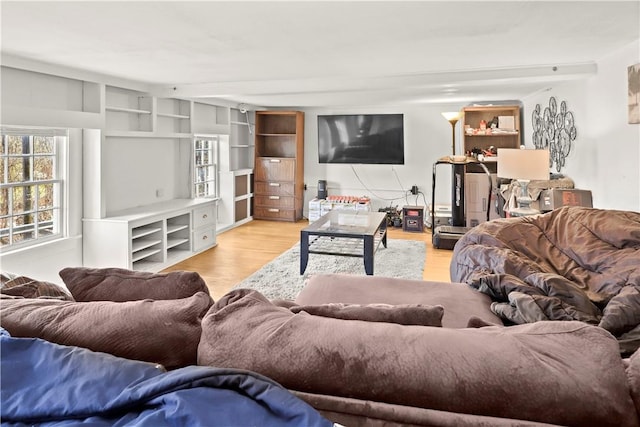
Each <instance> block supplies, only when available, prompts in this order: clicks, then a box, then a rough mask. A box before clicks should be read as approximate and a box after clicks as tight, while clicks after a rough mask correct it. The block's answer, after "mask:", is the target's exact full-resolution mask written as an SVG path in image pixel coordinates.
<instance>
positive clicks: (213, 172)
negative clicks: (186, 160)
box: [193, 136, 218, 197]
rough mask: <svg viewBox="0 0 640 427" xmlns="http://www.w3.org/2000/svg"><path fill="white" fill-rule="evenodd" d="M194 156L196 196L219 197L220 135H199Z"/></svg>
mask: <svg viewBox="0 0 640 427" xmlns="http://www.w3.org/2000/svg"><path fill="white" fill-rule="evenodd" d="M193 156H194V157H193V189H194V197H217V196H218V185H217V180H216V176H217V174H218V171H217V166H218V137H217V136H211V137H201V136H197V137H196V138H195V139H194V150H193Z"/></svg>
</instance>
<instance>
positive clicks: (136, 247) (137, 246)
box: [131, 239, 162, 254]
mask: <svg viewBox="0 0 640 427" xmlns="http://www.w3.org/2000/svg"><path fill="white" fill-rule="evenodd" d="M160 243H162V240H150V239H136V241H135V242H132V243H131V252H135V253H136V254H138V253H139V252H141V251H143V249H146V248H150V247H151V246H154V245H157V244H160ZM159 250H160V249H158V251H159Z"/></svg>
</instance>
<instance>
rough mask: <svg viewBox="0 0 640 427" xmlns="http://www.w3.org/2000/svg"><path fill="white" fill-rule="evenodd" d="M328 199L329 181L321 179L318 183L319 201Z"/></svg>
mask: <svg viewBox="0 0 640 427" xmlns="http://www.w3.org/2000/svg"><path fill="white" fill-rule="evenodd" d="M326 198H327V181H325V180H324V179H321V180H319V181H318V199H326Z"/></svg>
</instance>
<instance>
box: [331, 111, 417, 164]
mask: <svg viewBox="0 0 640 427" xmlns="http://www.w3.org/2000/svg"><path fill="white" fill-rule="evenodd" d="M318 160H319V162H320V163H358V164H383V165H403V164H404V122H403V115H402V114H343V115H319V116H318Z"/></svg>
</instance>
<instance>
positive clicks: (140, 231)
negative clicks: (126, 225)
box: [131, 227, 162, 239]
mask: <svg viewBox="0 0 640 427" xmlns="http://www.w3.org/2000/svg"><path fill="white" fill-rule="evenodd" d="M158 231H162V228H160V227H137V228H134V229H133V230H132V231H131V238H132V239H138V238H140V237H143V236H148V235H149V234H152V233H156V232H158Z"/></svg>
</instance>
